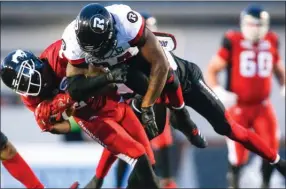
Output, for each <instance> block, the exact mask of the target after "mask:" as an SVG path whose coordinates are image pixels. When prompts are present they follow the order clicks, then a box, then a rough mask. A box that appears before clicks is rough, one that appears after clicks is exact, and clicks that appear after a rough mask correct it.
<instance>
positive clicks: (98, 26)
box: [90, 14, 109, 33]
mask: <svg viewBox="0 0 286 189" xmlns="http://www.w3.org/2000/svg"><path fill="white" fill-rule="evenodd" d="M108 22H109V20H108V19H106V18H105V17H104V16H102V15H100V14H97V15H94V16H93V17H92V18H91V19H90V27H91V29H92V30H93V31H94V32H95V33H104V32H105V31H106V30H107V28H108Z"/></svg>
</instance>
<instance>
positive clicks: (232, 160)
mask: <svg viewBox="0 0 286 189" xmlns="http://www.w3.org/2000/svg"><path fill="white" fill-rule="evenodd" d="M240 22H241V31H228V32H226V34H225V36H224V39H223V43H222V45H221V47H220V49H219V50H218V52H217V54H216V56H215V57H214V58H213V59H212V60H211V62H210V64H209V67H208V73H207V78H208V82H209V84H210V86H211V87H212V88H213V89H214V91H215V92H216V94H217V95H218V96H219V98H220V99H221V100H222V102H223V103H224V104H225V106H226V107H228V112H229V114H230V115H231V116H232V117H233V119H234V120H235V121H237V122H238V123H240V124H241V125H243V126H244V127H246V128H249V129H254V131H255V132H256V133H257V134H259V135H260V136H261V137H262V138H263V139H264V140H265V141H266V142H267V143H268V145H270V146H271V147H272V148H273V149H275V150H277V151H278V149H279V138H278V131H279V128H278V125H277V120H276V116H275V112H274V110H273V107H272V104H271V102H270V101H269V96H270V93H271V79H272V73H274V74H275V76H276V77H277V79H278V82H279V84H280V86H281V95H283V96H284V97H285V69H284V66H283V63H282V60H281V58H280V55H279V39H278V36H277V35H276V34H275V33H274V32H272V31H269V14H268V13H267V12H266V11H265V10H263V9H262V8H261V7H259V6H253V5H251V6H249V7H248V8H246V9H245V10H244V11H243V12H242V13H241V20H240ZM226 68H227V76H228V80H227V86H226V89H224V88H223V87H221V86H220V85H219V83H218V79H217V75H218V73H219V72H220V71H222V70H223V69H226ZM227 146H228V161H229V164H230V167H229V172H228V174H227V178H228V182H229V187H234V188H238V187H239V173H240V170H241V167H242V166H243V165H244V164H246V163H247V160H248V153H249V152H248V150H247V149H245V148H244V147H243V146H242V145H240V144H238V143H237V142H234V141H231V140H227ZM272 171H273V166H271V165H270V164H269V163H268V162H267V161H263V163H262V176H263V183H262V187H263V188H268V187H269V182H270V177H271V173H272Z"/></svg>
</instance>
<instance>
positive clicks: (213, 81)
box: [206, 56, 227, 88]
mask: <svg viewBox="0 0 286 189" xmlns="http://www.w3.org/2000/svg"><path fill="white" fill-rule="evenodd" d="M226 64H227V63H226V61H225V60H223V59H222V58H221V57H219V56H214V57H213V58H212V59H211V61H210V63H209V65H208V67H207V72H206V81H207V84H208V85H209V86H210V87H211V88H214V87H216V86H218V85H219V81H218V74H219V72H220V71H222V70H223V69H225V67H226Z"/></svg>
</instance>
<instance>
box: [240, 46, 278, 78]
mask: <svg viewBox="0 0 286 189" xmlns="http://www.w3.org/2000/svg"><path fill="white" fill-rule="evenodd" d="M254 59H255V52H253V51H243V52H241V53H240V66H239V67H240V68H239V71H240V74H241V76H243V77H254V76H255V75H256V74H257V75H258V76H259V77H268V76H270V75H271V72H272V66H273V57H272V54H271V53H270V52H265V51H262V52H259V53H258V54H257V63H256V62H255V60H254Z"/></svg>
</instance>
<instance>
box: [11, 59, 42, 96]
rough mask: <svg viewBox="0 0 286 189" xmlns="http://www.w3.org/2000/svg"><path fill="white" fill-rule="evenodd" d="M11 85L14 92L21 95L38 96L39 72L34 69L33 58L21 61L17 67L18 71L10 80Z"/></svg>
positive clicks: (40, 81) (39, 85)
mask: <svg viewBox="0 0 286 189" xmlns="http://www.w3.org/2000/svg"><path fill="white" fill-rule="evenodd" d="M12 86H13V87H14V90H15V92H16V93H18V94H20V95H23V96H38V95H39V94H40V92H41V86H42V78H41V73H40V72H39V71H38V70H36V68H35V62H34V60H33V59H29V60H26V61H23V62H22V64H21V66H20V67H19V72H18V75H17V77H16V79H14V80H13V81H12Z"/></svg>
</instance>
